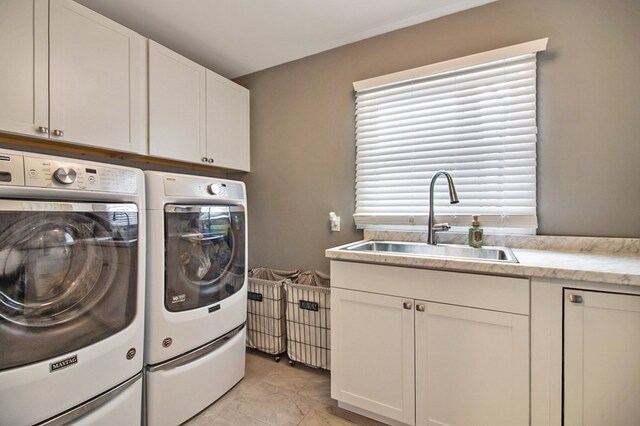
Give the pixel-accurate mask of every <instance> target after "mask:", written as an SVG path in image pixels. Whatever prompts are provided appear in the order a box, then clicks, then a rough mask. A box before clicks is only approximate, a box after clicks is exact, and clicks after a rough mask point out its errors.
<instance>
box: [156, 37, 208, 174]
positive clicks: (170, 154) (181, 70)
mask: <svg viewBox="0 0 640 426" xmlns="http://www.w3.org/2000/svg"><path fill="white" fill-rule="evenodd" d="M205 114H206V73H205V68H204V67H203V66H201V65H198V64H196V63H195V62H193V61H191V60H189V59H187V58H185V57H183V56H181V55H179V54H177V53H175V52H173V51H171V50H169V49H167V48H166V47H164V46H162V45H159V44H158V43H156V42H154V41H152V40H149V154H150V155H153V156H157V157H164V158H170V159H175V160H182V161H188V162H198V163H202V162H206V163H208V159H207V147H206V144H207V141H206V116H205Z"/></svg>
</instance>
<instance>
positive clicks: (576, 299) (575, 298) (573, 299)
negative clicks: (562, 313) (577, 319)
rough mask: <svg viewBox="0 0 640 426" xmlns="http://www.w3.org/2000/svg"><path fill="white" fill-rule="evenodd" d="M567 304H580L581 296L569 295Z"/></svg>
mask: <svg viewBox="0 0 640 426" xmlns="http://www.w3.org/2000/svg"><path fill="white" fill-rule="evenodd" d="M569 302H571V303H582V296H580V295H578V294H570V295H569Z"/></svg>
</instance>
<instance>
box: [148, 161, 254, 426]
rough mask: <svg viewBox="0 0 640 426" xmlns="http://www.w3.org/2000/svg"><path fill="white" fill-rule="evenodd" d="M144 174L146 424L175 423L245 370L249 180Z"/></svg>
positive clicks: (204, 404)
mask: <svg viewBox="0 0 640 426" xmlns="http://www.w3.org/2000/svg"><path fill="white" fill-rule="evenodd" d="M145 178H146V187H147V221H148V235H149V237H148V240H147V244H148V248H149V252H148V257H147V322H146V326H145V327H146V328H145V364H146V367H145V392H146V393H145V399H146V423H147V424H149V425H152V426H163V425H170V426H175V425H178V424H180V423H182V422H184V421H186V420H187V419H189V418H191V417H192V416H194V415H196V414H197V413H198V412H200V411H201V410H203V409H204V408H206V407H207V406H208V405H210V404H211V403H213V402H214V401H215V400H216V399H218V398H219V397H221V396H222V395H223V394H224V393H226V392H227V391H228V390H229V389H231V388H232V387H233V386H234V385H235V384H236V383H237V382H238V381H240V379H242V377H244V368H245V365H244V363H245V329H244V325H245V322H246V316H247V263H246V255H247V232H246V223H247V222H246V195H245V186H244V184H243V183H242V182H235V181H230V180H223V179H217V178H207V177H201V176H187V175H181V174H170V173H161V172H145Z"/></svg>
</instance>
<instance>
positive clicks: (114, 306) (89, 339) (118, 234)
mask: <svg viewBox="0 0 640 426" xmlns="http://www.w3.org/2000/svg"><path fill="white" fill-rule="evenodd" d="M6 203H11V202H7V201H3V204H6ZM52 204H53V203H37V202H33V203H30V205H29V206H30V207H31V208H33V209H34V210H36V211H0V224H1V225H0V321H1V322H0V336H1V337H3V338H6V339H7V341H8V342H10V344H9V345H5V344H4V342H3V345H1V346H2V348H0V355H2V356H0V369H4V368H10V367H14V366H17V365H23V364H28V363H31V362H35V361H40V360H43V359H47V358H50V357H54V356H56V355H58V354H61V353H65V352H68V351H72V350H74V349H77V348H80V347H83V346H87V345H89V344H91V343H94V342H96V341H99V340H101V339H104V338H105V337H108V336H109V335H112V334H114V333H115V332H117V331H119V330H121V329H122V328H124V327H126V325H128V324H129V323H131V321H132V320H133V317H134V316H135V301H136V278H137V266H136V263H137V229H138V219H137V208H136V206H135V205H124V206H123V205H91V204H88V205H85V204H73V205H72V204H64V205H69V206H74V207H71V208H70V210H72V211H38V209H42V210H45V209H47V208H51V206H52ZM56 205H58V206H59V205H60V204H56ZM83 209H84V210H91V211H81V210H83ZM108 210H111V211H108ZM9 348H11V350H9Z"/></svg>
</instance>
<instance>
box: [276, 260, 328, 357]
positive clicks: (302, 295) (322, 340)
mask: <svg viewBox="0 0 640 426" xmlns="http://www.w3.org/2000/svg"><path fill="white" fill-rule="evenodd" d="M285 289H286V297H287V315H286V317H287V355H288V357H289V362H290V363H291V364H292V365H293V364H295V362H301V363H303V364H306V365H309V366H312V367H318V368H324V369H326V370H330V369H331V336H330V334H331V319H330V309H331V290H330V288H329V277H328V276H327V275H325V274H322V273H320V272H303V273H302V274H300V275H299V276H298V279H297V280H296V282H286V283H285Z"/></svg>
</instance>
